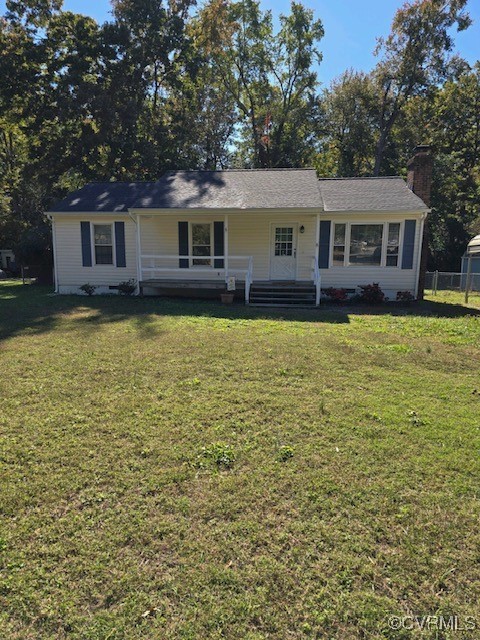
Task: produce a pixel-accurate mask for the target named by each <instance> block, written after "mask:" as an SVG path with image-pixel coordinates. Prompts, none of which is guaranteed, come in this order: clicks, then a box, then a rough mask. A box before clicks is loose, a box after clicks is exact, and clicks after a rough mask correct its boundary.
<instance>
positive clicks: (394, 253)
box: [385, 222, 400, 267]
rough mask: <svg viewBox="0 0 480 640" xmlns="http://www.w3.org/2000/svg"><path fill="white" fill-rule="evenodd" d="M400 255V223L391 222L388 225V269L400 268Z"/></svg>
mask: <svg viewBox="0 0 480 640" xmlns="http://www.w3.org/2000/svg"><path fill="white" fill-rule="evenodd" d="M399 253H400V223H399V222H390V223H389V225H388V241H387V258H386V263H385V264H386V266H387V267H398V256H399Z"/></svg>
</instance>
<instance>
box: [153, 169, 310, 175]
mask: <svg viewBox="0 0 480 640" xmlns="http://www.w3.org/2000/svg"><path fill="white" fill-rule="evenodd" d="M255 171H259V172H261V171H316V169H315V167H272V168H268V167H265V168H259V169H237V168H232V169H171V170H169V171H166V172H165V173H164V174H163V175H167V174H172V173H234V172H239V173H240V172H245V173H248V172H252V173H253V172H255Z"/></svg>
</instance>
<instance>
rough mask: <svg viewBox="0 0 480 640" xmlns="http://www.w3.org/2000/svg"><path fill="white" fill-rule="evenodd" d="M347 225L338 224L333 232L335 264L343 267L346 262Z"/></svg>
mask: <svg viewBox="0 0 480 640" xmlns="http://www.w3.org/2000/svg"><path fill="white" fill-rule="evenodd" d="M346 228H347V225H345V224H336V225H335V228H334V232H333V266H335V267H343V265H344V263H345V231H346Z"/></svg>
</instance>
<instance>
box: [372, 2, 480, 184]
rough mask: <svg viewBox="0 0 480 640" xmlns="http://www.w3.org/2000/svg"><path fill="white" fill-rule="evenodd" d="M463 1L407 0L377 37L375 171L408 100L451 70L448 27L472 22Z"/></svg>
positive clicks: (377, 172) (380, 165) (453, 68)
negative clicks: (382, 35)
mask: <svg viewBox="0 0 480 640" xmlns="http://www.w3.org/2000/svg"><path fill="white" fill-rule="evenodd" d="M466 5H467V0H449V1H447V0H415V1H414V2H407V3H405V4H404V5H403V7H402V8H401V9H399V10H398V11H397V13H396V14H395V18H394V20H393V24H392V30H391V33H390V35H389V36H388V37H387V38H386V39H382V38H381V39H379V41H378V46H377V49H376V53H377V55H380V54H381V55H382V59H381V60H380V62H379V63H378V64H377V66H376V68H375V69H374V71H373V77H374V80H375V82H376V84H377V87H378V89H377V90H378V95H379V98H380V100H379V120H378V139H377V144H376V150H375V163H374V169H373V173H374V175H376V176H378V175H379V174H380V172H381V170H382V161H383V159H384V154H385V149H386V146H387V142H388V140H389V136H390V134H391V131H392V128H393V126H394V125H395V122H396V121H397V119H398V118H399V116H400V114H401V113H402V110H403V109H404V107H405V105H406V103H407V102H408V100H409V99H410V98H411V97H412V96H415V95H420V94H425V93H426V92H428V91H429V90H431V89H432V88H435V86H436V85H437V84H438V83H440V82H443V81H444V80H445V79H446V78H448V77H449V76H450V75H451V74H453V73H454V72H455V70H456V60H455V58H452V57H451V55H450V54H451V51H452V48H453V38H452V35H451V30H452V29H453V28H455V27H456V29H457V31H462V30H464V29H466V28H467V27H468V26H469V25H470V24H471V19H470V17H469V15H468V13H467V11H466V9H465V7H466Z"/></svg>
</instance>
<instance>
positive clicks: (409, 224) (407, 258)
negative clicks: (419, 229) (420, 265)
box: [402, 220, 417, 269]
mask: <svg viewBox="0 0 480 640" xmlns="http://www.w3.org/2000/svg"><path fill="white" fill-rule="evenodd" d="M416 225H417V221H416V220H405V229H404V233H403V252H402V269H413V252H414V251H415V229H416Z"/></svg>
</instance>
